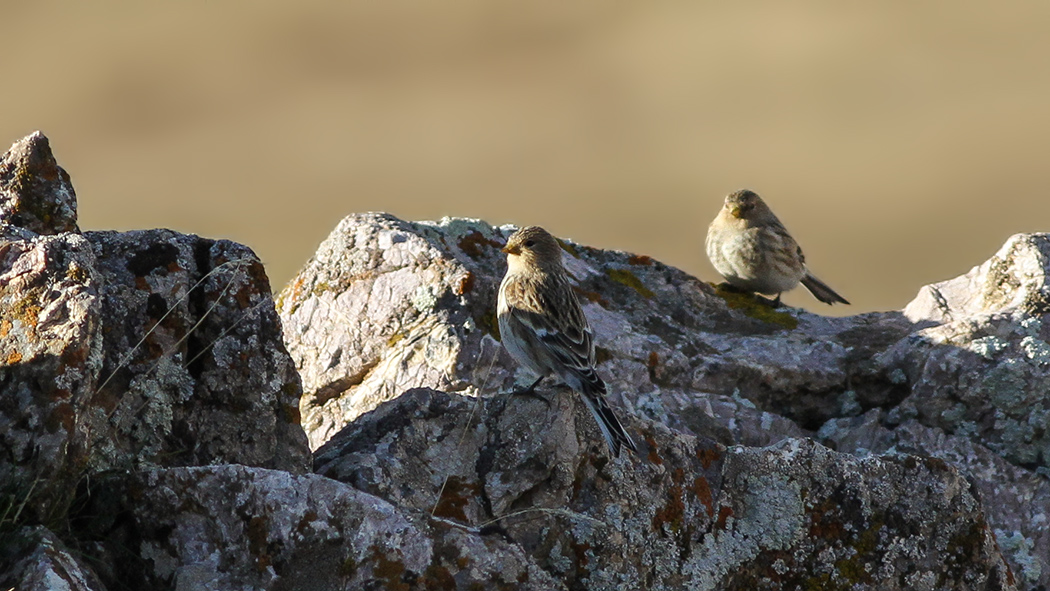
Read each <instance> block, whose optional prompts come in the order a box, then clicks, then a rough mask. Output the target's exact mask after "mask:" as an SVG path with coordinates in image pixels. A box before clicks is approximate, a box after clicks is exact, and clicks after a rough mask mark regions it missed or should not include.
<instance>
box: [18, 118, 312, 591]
mask: <svg viewBox="0 0 1050 591" xmlns="http://www.w3.org/2000/svg"><path fill="white" fill-rule="evenodd" d="M300 392H301V385H300V381H299V377H298V375H297V374H296V372H295V369H294V366H293V363H292V360H291V358H290V357H289V356H288V353H287V351H286V349H285V347H284V343H283V339H282V337H281V326H280V321H279V319H278V317H277V314H276V311H275V309H274V307H273V299H272V297H271V295H270V286H269V281H268V279H267V278H266V275H265V272H264V271H263V268H262V264H261V263H260V262H259V260H258V258H256V257H255V255H254V254H253V253H252V252H251V250H250V249H248V248H247V247H244V246H241V245H238V244H234V243H232V242H228V241H212V240H207V239H202V238H199V237H197V236H187V235H182V234H177V233H175V232H171V231H167V230H156V231H144V232H127V233H115V232H90V233H87V234H86V235H84V234H81V233H79V231H78V230H77V227H76V202H75V195H74V193H73V189H72V187H71V185H70V184H69V177H68V175H66V174H65V172H64V171H62V169H61V168H60V167H58V165H57V163H55V160H54V158H53V156H52V155H51V153H50V150H49V148H48V144H47V139H46V138H44V136H43V135H40V134H34V135H32V136H30V137H28V138H26V139H24V140H22V141H21V142H18V143H16V144H15V146H14V147H13V148H12V149H11V150H10V151H9V152H8V153H7V154H6V155H5V156H4V158H3V160H2V161H0V546H2V547H0V566H3V567H4V570H3V572H0V576H3V577H7V578H5V579H3V581H4V582H7V583H8V584H10V585H14V586H15V587H17V588H20V589H21V588H27V589H29V588H40V589H43V588H70V589H87V588H99V589H100V588H101V587H98V586H97V585H96V582H95V581H93V579H91V577H89V576H88V575H87V574H84V573H87V572H89V571H88V570H83V569H82V570H77V569H76V568H74V567H76V564H74V563H75V562H76V561H75V560H73V559H71V558H69V559H68V560H67V558H68V557H69V553H68V552H66V550H65V549H63V548H62V547H61V544H60V543H59V542H57V540H56V539H55V538H54V536H51V534H46V535H45V534H44V533H42V534H40V535H36V534H35V533H34V534H33V535H29V534H26V535H22V534H20V533H19V532H23V533H24V532H27V531H28V532H30V533H32V532H37V530H29V529H26V528H25V527H24V526H32V525H37V524H44V525H47V526H50V527H51V528H52V529H53V531H56V532H58V531H61V532H63V535H65V534H66V533H68V532H69V531H71V530H70V528H71V522H70V520H69V518H68V511H69V508H70V507H71V506H77V507H79V506H81V505H83V503H84V502H86V499H93V498H95V497H94V496H93V489H92V483H93V482H94V481H95V479H97V478H100V473H102V472H106V471H116V473H118V474H119V473H120V471H121V470H129V469H131V470H134V469H141V468H144V467H152V466H186V465H202V464H203V465H207V464H216V463H224V462H236V463H239V464H246V465H252V466H261V467H272V468H279V469H283V470H287V471H290V472H296V473H303V472H306V471H308V470H309V467H310V451H309V448H308V447H307V442H306V436H305V434H304V432H303V430H302V428H301V427H300V425H299V411H298V398H299V394H300ZM77 510H78V511H80V509H77ZM39 532H45V533H46V531H45V530H43V529H40V530H39ZM39 532H38V533H39ZM64 539H65V538H64ZM67 541H68V540H67ZM73 541H74V542H77V546H78V547H77V549H76V552H73V555H78V554H77V553H78V552H81V551H83V550H84V549H85V548H87V549H90V548H91V547H92V543H91V542H90V541H89V540H73ZM80 543H83V548H81V547H79V544H80ZM71 561H72V562H71ZM100 564H101V563H100ZM11 569H14V570H11ZM8 571H10V572H8ZM56 577H57V578H56ZM0 588H5V589H6V588H7V587H4V586H3V584H0Z"/></svg>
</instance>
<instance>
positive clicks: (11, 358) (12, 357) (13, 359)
mask: <svg viewBox="0 0 1050 591" xmlns="http://www.w3.org/2000/svg"><path fill="white" fill-rule="evenodd" d="M21 360H22V354H21V353H19V352H18V351H11V352H10V353H8V354H7V359H6V360H5V361H6V362H7V364H8V365H14V364H16V363H18V362H19V361H21Z"/></svg>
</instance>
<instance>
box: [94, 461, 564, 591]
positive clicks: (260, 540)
mask: <svg viewBox="0 0 1050 591" xmlns="http://www.w3.org/2000/svg"><path fill="white" fill-rule="evenodd" d="M97 491H98V492H97V494H96V495H94V496H93V504H92V505H91V506H89V507H87V509H86V511H85V513H86V515H87V517H86V518H85V519H84V520H82V521H81V522H80V523H82V524H83V525H84V527H85V530H84V531H83V532H82V534H83V535H84V537H91V538H93V539H97V540H99V543H98V544H97V545H96V546H95V551H96V555H95V556H93V559H94V560H97V561H99V562H101V563H103V564H107V565H110V566H111V569H112V570H110V571H108V572H106V573H102V572H100V575H101V576H102V577H103V578H105V579H107V580H106V583H107V584H109V585H110V586H111V588H132V589H176V590H183V589H185V590H190V589H221V590H224V591H225V590H235V589H244V590H248V589H252V590H255V589H259V590H261V589H275V590H280V589H284V590H303V591H305V590H311V591H326V590H336V589H339V590H342V589H347V590H349V589H404V590H408V589H463V590H467V589H536V590H547V589H556V588H558V584H557V582H556V581H555V580H554V579H552V578H551V577H550V576H549V575H548V574H547V573H546V572H544V571H543V570H541V569H540V568H538V567H536V566H535V565H534V564H532V562H531V561H530V560H529V558H528V557H527V556H526V555H525V553H524V552H523V551H522V550H521V549H520V548H517V547H515V546H514V545H512V544H510V543H508V542H506V541H504V540H502V539H501V538H500V536H498V535H481V534H480V533H479V532H477V531H471V530H469V529H466V528H463V527H457V526H456V524H454V523H451V522H448V521H446V520H435V519H430V518H428V517H427V516H426V515H425V514H423V513H422V512H418V511H407V510H405V509H402V508H398V507H395V506H394V505H391V504H390V503H388V502H386V501H384V500H382V499H379V498H377V497H375V496H372V495H370V494H367V493H364V492H361V491H359V490H356V489H354V488H352V487H350V486H347V485H345V484H343V483H340V482H336V481H334V480H331V479H328V478H324V477H322V476H315V475H293V474H290V473H288V472H283V471H274V470H266V469H261V468H248V467H244V466H231V465H228V466H208V467H197V468H171V469H158V470H146V471H140V472H137V473H134V474H132V475H130V476H128V477H121V478H113V479H110V480H107V481H103V482H101V483H99V485H98V488H97ZM118 516H119V518H118Z"/></svg>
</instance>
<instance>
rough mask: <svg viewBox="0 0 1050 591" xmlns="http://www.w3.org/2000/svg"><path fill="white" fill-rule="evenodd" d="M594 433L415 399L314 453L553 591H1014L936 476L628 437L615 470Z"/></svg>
mask: <svg viewBox="0 0 1050 591" xmlns="http://www.w3.org/2000/svg"><path fill="white" fill-rule="evenodd" d="M589 420H590V418H589V416H588V415H587V413H586V411H583V409H582V405H581V404H579V401H578V400H577V397H576V396H575V395H573V394H571V393H568V392H565V391H560V392H559V393H557V394H556V395H555V396H554V397H553V399H552V400H551V404H550V405H546V404H543V403H542V402H539V401H536V400H533V399H528V398H522V397H507V396H503V397H498V398H493V399H478V398H475V397H466V396H461V395H451V394H446V393H443V392H435V391H433V390H412V391H409V392H407V393H405V394H403V395H402V396H401V397H399V398H398V399H397V400H396V401H393V402H388V403H385V404H383V405H381V406H380V407H379V408H378V409H376V410H375V411H373V412H370V413H367V414H365V415H363V416H361V417H360V418H359V419H358V420H357V421H355V422H354V423H352V424H351V425H350V426H349V427H347V428H346V429H344V430H343V431H342V432H340V433H339V434H338V435H337V436H336V437H335V438H333V439H332V440H331V441H329V442H328V443H327V444H326V445H325V446H323V447H322V448H321V449H320V450H319V452H318V454H317V472H318V473H319V474H323V475H327V476H330V477H332V478H335V479H338V480H340V481H344V482H347V483H349V484H352V485H353V486H354V487H355V488H358V489H361V490H364V491H367V492H371V493H373V494H375V495H376V496H378V497H382V498H384V499H388V500H390V501H392V502H393V503H394V504H396V505H398V506H401V507H412V508H415V509H417V510H418V511H421V512H428V513H431V514H433V515H435V516H436V517H440V518H445V519H448V520H450V521H453V522H456V523H461V524H467V525H470V526H472V527H474V528H477V529H478V531H479V532H481V534H482V535H484V532H485V531H486V529H487V530H488V532H489V534H488V535H491V536H494V537H500V538H502V539H504V540H510V541H513V542H514V543H515V544H516V545H518V546H520V547H521V548H522V549H523V550H524V551H525V552H526V553H527V554H528V555H529V556H530V557H531V558H532V559H533V560H534V561H535V562H536V564H538V565H539V566H540V567H541V568H542V569H543V570H544V571H546V572H549V573H551V574H553V575H554V577H555V579H556V580H558V581H559V582H560V584H559V585H558V586H557V587H554V588H556V589H810V588H818V589H924V588H925V589H1005V588H1011V584H1010V583H1009V579H1010V576H1011V575H1010V573H1009V570H1008V569H1007V568H1006V566H1005V563H1004V562H1003V561H1002V558H1001V556H1000V555H999V552H998V549H997V548H996V547H995V539H994V536H993V534H992V532H991V531H990V529H989V528H988V526H987V524H986V523H985V521H984V517H983V516H982V514H981V507H980V503H979V502H978V501H977V499H976V498H975V497H974V495H973V494H972V492H971V486H970V484H968V483H967V482H966V480H965V479H964V478H963V477H962V476H961V475H960V474H959V473H958V472H957V471H956V470H955V469H953V468H952V467H950V466H949V465H948V464H947V463H945V462H944V461H941V460H937V459H934V458H916V457H912V456H899V457H869V458H865V459H857V458H854V457H853V456H849V455H845V454H838V453H835V452H832V451H830V450H828V449H827V448H826V447H823V446H821V445H819V444H817V443H815V442H813V441H812V440H809V439H785V440H783V441H782V442H780V443H779V444H777V445H775V446H772V447H764V448H755V447H742V446H737V447H731V448H728V449H727V448H726V447H724V446H722V445H720V444H718V443H716V442H713V441H711V440H709V439H705V438H695V437H692V436H688V435H684V434H681V433H678V432H675V431H672V430H670V429H668V428H667V427H665V426H664V425H662V424H660V423H657V422H652V421H645V420H639V419H634V420H629V421H628V422H629V424H628V428H633V430H635V432H636V433H638V434H640V436H641V437H640V439H641V440H643V441H644V442H645V444H644V445H645V447H646V449H645V450H644V453H643V454H640V455H639V456H625V457H624V458H621V459H619V460H615V461H614V460H611V459H610V458H609V457H608V456H607V455H605V453H604V448H602V447H601V446H600V445H595V439H596V435H597V433H596V429H595V428H594V427H593V426H592V425H591V424H590V423H589ZM599 443H600V442H599ZM916 483H922V487H921V488H919V489H916V488H915V485H916ZM934 515H937V516H940V518H936V519H935V518H932V516H934Z"/></svg>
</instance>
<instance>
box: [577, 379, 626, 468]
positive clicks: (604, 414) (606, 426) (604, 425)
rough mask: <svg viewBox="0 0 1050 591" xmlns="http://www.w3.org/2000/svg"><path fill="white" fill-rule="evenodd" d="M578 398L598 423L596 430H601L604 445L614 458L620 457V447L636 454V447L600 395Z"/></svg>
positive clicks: (587, 395) (582, 395)
mask: <svg viewBox="0 0 1050 591" xmlns="http://www.w3.org/2000/svg"><path fill="white" fill-rule="evenodd" d="M580 396H581V397H582V398H583V401H584V403H586V404H587V408H588V409H590V411H591V414H592V415H594V420H595V421H597V422H598V428H599V429H601V430H602V435H604V436H605V443H607V444H609V451H611V452H612V454H613V456H614V457H617V458H618V457H620V447H621V446H625V447H627V449H629V450H631V451H633V452H634V453H638V446H636V445H635V444H634V440H632V439H631V436H630V435H628V434H627V431H626V430H625V429H624V428H623V425H621V424H620V420H619V419H617V418H616V415H615V414H613V411H612V409H611V408H609V405H608V403H606V402H605V397H604V396H602V395H601V394H581V395H580Z"/></svg>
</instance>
